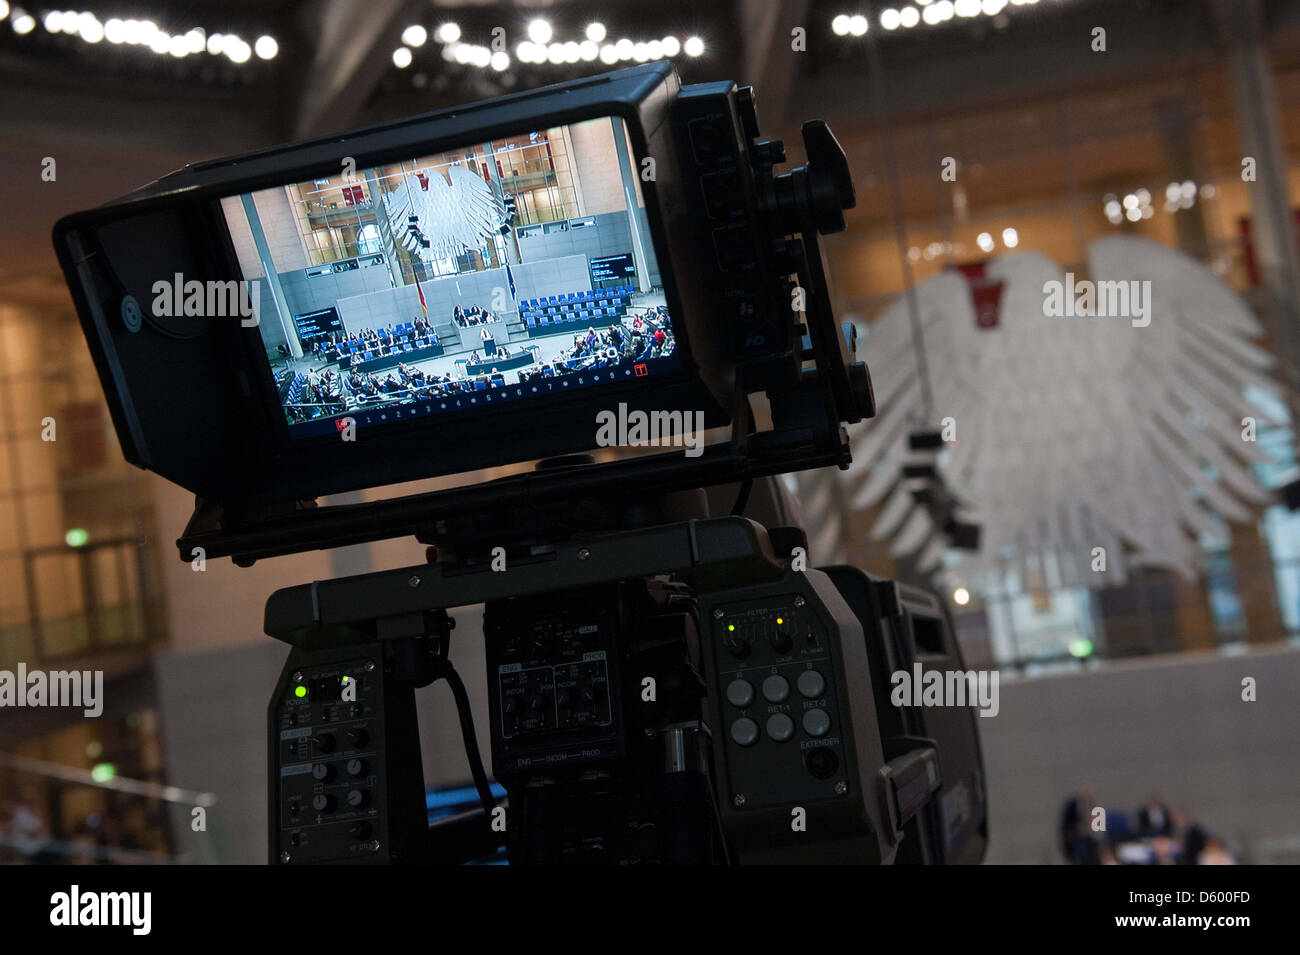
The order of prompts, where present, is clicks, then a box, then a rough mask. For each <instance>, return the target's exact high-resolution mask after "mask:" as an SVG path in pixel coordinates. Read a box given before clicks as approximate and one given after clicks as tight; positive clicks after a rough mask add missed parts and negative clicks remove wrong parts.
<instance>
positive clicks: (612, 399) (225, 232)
mask: <svg viewBox="0 0 1300 955" xmlns="http://www.w3.org/2000/svg"><path fill="white" fill-rule="evenodd" d="M602 105H603V106H606V107H607V108H605V109H602V108H601V107H602ZM581 112H583V113H592V115H578V113H577V112H576V111H573V110H569V111H565V112H563V113H557V112H554V111H553V112H552V113H550V114H543V117H542V118H535V119H533V120H530V121H529V122H528V123H526V124H525V125H524V126H522V127H521V126H520V125H519V124H518V123H514V122H506V123H500V124H496V125H493V126H485V127H482V128H481V129H478V130H475V133H474V135H473V136H472V137H470V138H468V139H466V138H465V137H464V136H455V137H440V138H430V139H426V140H422V141H421V142H422V143H423V145H421V146H419V147H418V149H419V151H418V152H416V153H414V154H413V155H411V154H407V153H408V150H409V149H411V148H412V147H410V146H409V145H404V146H401V147H388V148H386V149H383V150H380V151H377V152H370V153H364V152H362V153H358V154H356V155H355V156H350V158H353V159H354V160H355V162H356V168H357V169H358V170H363V169H365V170H369V169H373V168H375V167H376V166H379V165H384V164H386V163H401V162H411V161H413V160H414V159H415V158H416V157H418V156H423V155H430V154H437V153H441V152H446V151H449V150H454V149H458V148H463V147H465V146H466V145H472V144H473V143H476V142H483V141H493V142H495V141H497V140H499V139H502V138H506V137H510V136H519V135H524V134H527V133H529V132H536V131H540V130H544V129H549V128H554V127H557V126H572V125H575V124H577V123H582V122H589V121H593V120H595V121H599V120H602V119H613V118H617V119H619V120H621V121H622V122H623V125H624V127H625V130H626V133H627V138H628V140H629V141H630V142H631V145H632V149H633V152H634V153H635V155H634V156H633V157H632V158H633V162H634V163H635V162H636V156H647V155H649V150H648V146H647V143H646V141H645V138H644V136H643V135H642V131H641V128H640V119H641V117H640V114H639V112H638V111H637V110H636V109H634V108H631V107H630V106H628V105H627V104H625V103H622V102H620V101H605V102H604V103H603V104H602V103H596V104H592V105H591V106H588V107H587V108H585V109H583V110H581ZM545 115H561V116H565V117H567V119H565V120H564V121H557V122H548V121H546V119H545V118H544V117H545ZM430 118H431V119H432V118H433V117H430ZM358 132H359V133H363V132H365V131H364V130H363V131H358ZM638 137H640V138H638ZM338 172H339V162H338V161H337V160H336V161H335V162H333V163H331V164H321V163H316V164H313V165H310V166H301V167H297V168H295V169H293V170H292V171H290V172H288V173H286V174H284V178H283V179H282V180H281V181H279V182H272V183H270V184H267V185H262V186H260V187H257V188H254V189H236V190H234V191H231V189H230V186H229V185H227V187H226V189H225V191H224V192H222V193H220V194H218V195H215V196H214V197H212V198H209V199H208V200H207V202H206V204H207V207H208V208H207V209H206V210H205V211H206V213H207V218H208V219H209V221H211V222H215V223H216V224H217V225H218V229H217V232H218V233H219V239H218V243H217V244H218V246H219V248H220V250H221V253H222V255H221V258H222V259H223V260H224V261H223V262H221V263H219V264H221V265H223V266H224V270H229V271H230V272H232V274H233V275H234V276H237V277H238V279H239V280H242V281H248V279H246V278H245V277H244V274H243V269H242V268H241V267H240V265H239V259H238V255H237V254H236V251H235V247H234V241H233V237H232V235H231V232H230V229H229V226H228V224H227V220H226V216H225V213H224V210H223V209H222V206H221V202H222V200H223V199H241V198H242V196H244V195H251V194H256V193H257V192H261V191H265V190H269V189H276V188H283V187H286V186H290V185H294V184H296V183H300V182H303V181H308V180H310V179H313V178H320V176H321V175H322V174H324V175H328V176H335V175H337V174H338ZM653 185H655V183H654V182H653V181H651V182H646V181H644V180H642V181H641V182H640V191H641V198H642V200H643V202H644V209H645V212H646V222H647V226H648V236H647V235H643V236H642V239H645V238H647V237H648V238H649V239H650V243H651V247H652V249H653V252H654V255H655V264H656V266H657V268H658V271H659V276H660V281H661V283H662V287H663V294H664V299H665V302H666V304H667V306H668V314H669V321H670V322H671V324H672V329H673V339H674V342H675V346H674V349H673V354H672V355H671V356H669V357H671V358H673V359H675V361H676V366H675V367H673V368H668V369H664V370H662V371H659V372H656V373H654V374H651V375H649V376H646V377H643V378H640V379H636V380H634V381H630V382H607V383H604V384H600V385H583V386H579V387H577V388H575V389H574V390H573V391H572V392H569V393H567V394H566V393H557V394H547V395H544V396H538V397H536V398H523V399H505V400H502V401H501V402H500V403H499V404H498V405H496V406H492V407H480V408H460V409H448V410H446V411H440V412H438V413H436V414H431V415H427V416H422V417H412V418H410V419H408V420H406V421H391V422H387V423H385V424H382V425H372V426H369V427H367V428H366V429H365V430H366V433H367V436H368V437H369V438H371V439H374V438H379V437H387V436H389V435H401V434H413V433H416V432H418V431H420V430H423V429H425V428H430V429H432V428H435V427H437V426H438V425H439V424H443V425H444V426H450V425H463V424H465V423H469V422H473V421H475V420H486V419H489V418H495V417H496V415H502V416H504V417H505V418H507V419H512V418H518V419H522V418H525V417H528V416H532V415H533V414H534V413H539V414H555V413H560V412H562V411H563V409H565V408H566V407H578V406H582V405H587V406H590V405H592V404H593V402H592V398H593V396H598V397H599V398H601V399H605V398H606V396H609V397H608V400H606V401H604V403H605V404H611V403H612V404H617V403H618V401H619V400H620V398H622V399H624V400H626V399H627V398H628V397H631V396H638V397H640V396H644V395H645V394H646V393H647V392H648V391H660V390H669V391H676V390H679V389H687V390H692V389H691V386H692V385H694V384H698V383H699V378H698V376H697V375H695V376H693V375H691V371H692V369H694V368H696V367H697V366H696V363H695V359H694V355H693V352H692V350H691V348H690V343H689V335H688V332H687V330H686V328H685V321H684V319H683V317H682V316H683V311H684V308H683V306H682V304H681V297H680V296H679V295H678V291H677V286H676V281H675V275H674V274H673V271H672V267H671V250H670V249H669V248H668V247H667V244H666V230H665V228H664V226H663V223H662V221H661V218H662V217H661V211H660V209H659V208H658V203H657V201H656V200H657V196H655V195H654V191H653V190H652V189H650V188H647V187H648V186H653ZM588 269H590V264H588ZM334 307H335V308H337V303H335V305H334ZM263 311H265V310H263ZM242 331H243V332H244V333H245V334H244V335H243V339H244V345H245V348H246V349H247V347H248V345H249V344H250V340H252V341H251V343H252V344H253V345H254V347H253V348H252V349H251V354H250V355H249V357H250V358H251V359H252V364H253V366H254V367H255V368H256V369H257V378H258V383H259V385H260V389H259V390H260V391H261V393H262V395H261V397H262V401H263V402H264V403H265V404H266V406H267V407H268V408H272V409H274V410H275V411H276V412H277V413H276V414H274V415H272V416H270V419H271V431H272V434H273V437H274V441H273V444H274V447H275V449H276V451H277V452H279V453H283V452H286V451H292V450H294V449H298V448H312V447H318V446H324V445H333V444H336V443H338V438H337V437H336V436H334V433H333V432H326V433H324V434H317V435H294V434H293V433H292V431H291V427H292V426H291V425H290V424H289V422H288V420H287V415H285V413H284V406H283V404H282V403H281V402H280V398H279V392H278V388H277V386H276V382H275V376H274V373H273V372H272V370H271V363H270V356H269V355H268V354H267V351H266V347H265V344H264V339H263V338H262V335H261V331H260V328H249V329H242ZM386 407H400V405H397V404H394V405H376V406H375V410H379V409H380V408H386ZM646 407H647V408H656V409H657V408H659V407H661V406H660V405H659V404H658V403H653V402H652V403H648V404H647V405H646ZM524 409H527V411H525V410H524ZM669 410H685V409H669ZM691 410H695V409H691ZM700 410H704V411H705V412H706V419H707V420H709V421H711V422H712V423H711V424H709V425H708V426H709V427H716V426H719V425H722V424H726V423H728V422H727V421H725V420H721V419H719V417H718V413H719V412H720V411H721V406H720V405H717V404H716V403H715V407H713V408H708V407H705V408H701V409H700ZM340 417H342V416H333V417H332V418H330V419H329V420H334V421H337V420H339V418H340ZM590 431H591V441H590V443H588V444H587V445H585V446H581V445H578V444H574V443H573V442H572V441H567V442H564V444H565V445H566V447H565V450H564V451H557V452H556V453H572V452H577V451H591V450H593V449H595V447H596V443H595V434H596V429H595V426H594V425H593V426H592V427H591V429H590ZM528 460H531V458H529V457H522V458H519V457H507V458H505V459H503V460H500V461H491V462H489V463H487V464H484V465H480V466H495V465H497V464H514V463H520V462H523V461H528ZM455 470H458V469H453V470H444V471H441V472H439V473H440V474H449V473H455ZM430 476H436V475H430Z"/></svg>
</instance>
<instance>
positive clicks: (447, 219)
mask: <svg viewBox="0 0 1300 955" xmlns="http://www.w3.org/2000/svg"><path fill="white" fill-rule="evenodd" d="M384 209H385V212H386V214H387V216H388V224H389V226H390V228H391V229H392V231H393V239H394V240H395V241H396V242H397V244H398V245H400V246H402V247H403V248H405V249H406V250H407V251H409V252H410V253H411V254H412V255H415V256H418V257H420V258H423V259H445V258H449V257H451V256H455V255H459V254H460V253H462V252H464V251H465V250H466V249H481V248H483V246H484V245H485V244H487V243H488V242H489V241H491V240H492V237H493V236H495V235H497V234H499V233H500V231H501V226H502V225H503V224H504V223H505V222H506V210H505V204H504V203H503V202H502V200H501V198H500V197H499V196H498V195H497V194H496V192H495V191H494V190H493V188H492V186H491V185H489V184H488V183H487V182H486V181H485V180H484V179H483V178H482V177H481V176H479V175H478V174H477V173H475V172H474V171H473V170H472V169H469V168H467V167H465V166H448V167H447V168H446V170H445V172H444V171H442V170H438V169H428V170H423V171H422V172H421V173H412V174H411V175H409V176H407V177H406V178H404V179H402V180H401V181H400V182H398V183H397V186H396V187H395V188H394V189H392V190H391V191H389V192H387V193H385V195H384Z"/></svg>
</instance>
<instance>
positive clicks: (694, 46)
mask: <svg viewBox="0 0 1300 955" xmlns="http://www.w3.org/2000/svg"><path fill="white" fill-rule="evenodd" d="M682 49H683V50H685V51H686V55H687V56H700V55H702V54H703V53H704V41H703V40H701V39H700V38H699V37H697V36H693V37H691V38H690V39H689V40H687V41H686V42H685V43H684V44H682Z"/></svg>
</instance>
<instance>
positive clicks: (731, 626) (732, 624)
mask: <svg viewBox="0 0 1300 955" xmlns="http://www.w3.org/2000/svg"><path fill="white" fill-rule="evenodd" d="M727 629H728V630H735V629H736V625H735V624H734V623H729V624H727Z"/></svg>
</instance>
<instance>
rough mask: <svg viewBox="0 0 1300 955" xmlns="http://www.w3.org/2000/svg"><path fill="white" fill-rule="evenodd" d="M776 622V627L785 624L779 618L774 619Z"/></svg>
mask: <svg viewBox="0 0 1300 955" xmlns="http://www.w3.org/2000/svg"><path fill="white" fill-rule="evenodd" d="M776 622H777V625H778V626H779V625H781V624H783V623H785V621H784V620H782V619H781V618H780V617H777V618H776Z"/></svg>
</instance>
